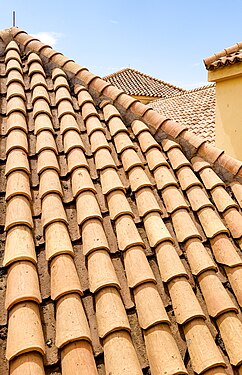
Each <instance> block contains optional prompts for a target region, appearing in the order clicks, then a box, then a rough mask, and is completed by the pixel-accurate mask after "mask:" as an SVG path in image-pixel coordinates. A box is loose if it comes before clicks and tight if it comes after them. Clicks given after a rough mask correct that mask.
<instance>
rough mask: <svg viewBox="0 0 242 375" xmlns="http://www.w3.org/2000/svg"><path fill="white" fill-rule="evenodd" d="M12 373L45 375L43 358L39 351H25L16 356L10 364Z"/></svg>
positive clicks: (11, 374)
mask: <svg viewBox="0 0 242 375" xmlns="http://www.w3.org/2000/svg"><path fill="white" fill-rule="evenodd" d="M9 367H10V368H9V373H10V375H18V374H21V373H22V374H28V371H30V373H31V372H32V374H36V375H44V374H45V370H44V365H43V358H42V356H41V354H39V353H37V352H30V353H24V354H21V355H19V356H18V357H15V358H14V359H13V360H12V361H11V362H10V364H9Z"/></svg>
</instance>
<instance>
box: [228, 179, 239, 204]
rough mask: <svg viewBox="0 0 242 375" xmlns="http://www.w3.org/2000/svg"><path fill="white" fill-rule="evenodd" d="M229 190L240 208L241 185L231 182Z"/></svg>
mask: <svg viewBox="0 0 242 375" xmlns="http://www.w3.org/2000/svg"><path fill="white" fill-rule="evenodd" d="M230 186H231V190H232V192H233V194H234V196H235V198H236V200H237V202H238V204H239V206H240V208H241V207H242V185H241V184H240V183H239V182H238V181H233V182H231V184H230Z"/></svg>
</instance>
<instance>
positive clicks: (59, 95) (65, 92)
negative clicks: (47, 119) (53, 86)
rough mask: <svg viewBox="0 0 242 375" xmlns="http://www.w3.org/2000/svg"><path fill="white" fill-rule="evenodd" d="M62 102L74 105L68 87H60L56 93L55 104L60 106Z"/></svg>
mask: <svg viewBox="0 0 242 375" xmlns="http://www.w3.org/2000/svg"><path fill="white" fill-rule="evenodd" d="M62 100H69V102H70V103H72V98H71V94H70V91H69V89H68V88H67V87H59V88H58V89H57V90H56V93H55V103H56V105H58V104H59V103H60V102H61V101H62Z"/></svg>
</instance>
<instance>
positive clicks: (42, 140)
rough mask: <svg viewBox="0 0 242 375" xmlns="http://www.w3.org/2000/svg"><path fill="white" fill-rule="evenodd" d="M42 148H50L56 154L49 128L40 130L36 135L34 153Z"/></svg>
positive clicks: (53, 139)
mask: <svg viewBox="0 0 242 375" xmlns="http://www.w3.org/2000/svg"><path fill="white" fill-rule="evenodd" d="M43 150H52V151H54V152H55V153H56V154H58V151H57V147H56V143H55V138H54V136H53V134H52V132H51V131H49V130H42V131H41V132H40V133H39V134H38V135H37V140H36V153H37V154H39V153H40V152H41V151H43Z"/></svg>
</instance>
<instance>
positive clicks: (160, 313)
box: [134, 282, 170, 329]
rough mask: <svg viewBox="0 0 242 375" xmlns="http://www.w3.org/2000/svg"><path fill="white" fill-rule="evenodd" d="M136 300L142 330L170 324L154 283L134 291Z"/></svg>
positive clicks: (143, 285) (148, 283)
mask: <svg viewBox="0 0 242 375" xmlns="http://www.w3.org/2000/svg"><path fill="white" fill-rule="evenodd" d="M134 300H135V305H136V309H137V313H138V319H139V325H140V327H141V328H142V329H149V328H150V327H152V326H154V325H156V324H159V323H166V324H170V320H169V318H168V315H167V313H166V310H165V307H164V305H163V302H162V300H161V297H160V295H159V293H158V290H157V287H156V285H155V284H154V283H151V282H146V283H144V284H142V285H139V286H137V287H136V288H135V289H134Z"/></svg>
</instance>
